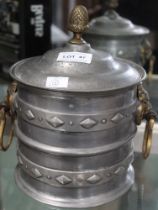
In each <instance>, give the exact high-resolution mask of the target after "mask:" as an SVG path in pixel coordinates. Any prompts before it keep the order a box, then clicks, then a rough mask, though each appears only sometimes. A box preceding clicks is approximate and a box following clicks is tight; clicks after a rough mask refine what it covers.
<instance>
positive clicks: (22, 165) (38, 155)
mask: <svg viewBox="0 0 158 210" xmlns="http://www.w3.org/2000/svg"><path fill="white" fill-rule="evenodd" d="M87 24H88V13H87V10H86V8H85V7H83V6H77V7H75V9H74V10H73V11H72V13H71V15H70V20H69V26H68V28H69V29H70V30H71V31H72V32H73V33H74V37H73V39H72V40H70V42H69V43H67V45H66V47H64V48H58V49H56V50H51V51H48V52H47V53H45V54H44V55H43V56H40V57H34V58H29V59H26V60H22V61H20V62H18V63H17V64H15V65H14V66H13V67H12V68H11V71H10V74H11V76H12V78H13V79H14V80H15V81H16V82H14V83H13V85H12V86H11V88H10V91H8V96H7V100H6V101H5V102H4V103H3V106H2V108H1V127H2V128H3V129H2V131H3V130H4V125H5V123H4V121H5V119H6V115H8V116H11V117H12V118H11V119H13V120H15V127H16V135H17V138H18V149H17V150H18V151H17V154H18V166H17V169H16V175H15V177H16V183H17V185H18V186H19V188H20V189H21V190H22V191H23V192H25V193H26V194H27V195H29V196H31V197H33V198H34V199H36V200H39V201H40V202H43V203H46V204H50V205H53V206H58V207H66V208H76V207H77V208H86V207H95V206H99V205H103V204H106V203H109V202H111V201H114V200H115V199H117V198H119V197H120V196H122V195H123V194H125V193H126V192H127V191H128V190H129V189H130V188H131V186H132V184H133V182H134V170H133V167H132V165H131V163H132V161H133V144H132V139H133V137H134V136H135V134H136V130H137V124H140V123H141V121H142V119H146V121H147V126H146V131H145V139H144V146H143V155H144V158H147V157H148V155H149V153H150V146H151V140H152V139H151V137H152V129H153V125H154V121H155V115H154V113H153V112H152V109H151V108H152V107H151V106H150V102H149V98H148V94H147V93H146V91H145V90H144V89H143V86H142V80H143V79H144V77H145V72H144V70H143V68H142V67H140V66H138V65H137V64H134V63H132V62H129V61H127V60H122V59H119V58H113V57H112V56H111V55H109V54H108V53H105V52H101V51H96V50H94V49H92V48H91V47H90V45H89V44H87V43H86V42H85V41H84V40H83V39H82V33H83V32H84V31H85V30H86V29H87ZM16 83H17V90H16V86H15V84H16ZM13 104H14V106H13ZM3 117H4V118H3ZM11 131H12V129H11ZM0 134H1V137H3V135H2V134H3V132H1V133H0ZM11 137H12V132H11ZM11 137H10V139H9V142H11V141H10V140H11ZM8 145H9V144H8ZM0 146H1V149H3V150H6V149H7V147H5V145H4V143H3V138H1V139H0Z"/></svg>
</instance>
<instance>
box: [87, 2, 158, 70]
mask: <svg viewBox="0 0 158 210" xmlns="http://www.w3.org/2000/svg"><path fill="white" fill-rule="evenodd" d="M104 1H105V4H104V6H105V7H106V8H107V11H106V12H105V14H104V15H103V16H101V17H97V18H95V19H93V20H92V21H91V22H90V27H89V30H88V31H87V33H86V34H85V35H84V38H85V40H86V41H87V42H89V43H90V44H91V46H92V47H93V48H95V49H98V50H103V51H106V52H109V53H111V54H112V55H113V56H115V57H120V58H124V59H128V60H131V61H134V62H135V63H137V64H140V65H142V66H144V65H145V64H146V63H149V72H150V73H152V72H153V65H154V61H155V57H154V56H153V54H152V49H151V45H150V43H149V41H148V40H147V36H148V35H149V33H150V31H149V29H147V28H145V27H142V26H138V25H134V24H133V23H132V22H131V21H130V20H128V19H126V18H123V17H121V16H120V15H119V14H118V13H117V12H116V11H115V9H116V8H117V7H118V4H119V3H118V1H119V0H104Z"/></svg>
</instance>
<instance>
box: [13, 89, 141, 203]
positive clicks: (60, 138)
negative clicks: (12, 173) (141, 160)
mask: <svg viewBox="0 0 158 210" xmlns="http://www.w3.org/2000/svg"><path fill="white" fill-rule="evenodd" d="M136 103H137V96H136V87H132V88H129V89H126V90H124V91H120V92H114V93H112V94H109V95H108V94H63V93H57V92H53V93H52V92H50V91H39V90H37V89H31V88H28V87H26V86H23V85H19V87H18V95H17V97H16V103H15V104H16V111H17V113H18V116H17V117H18V118H17V124H16V134H17V137H18V159H19V164H20V165H19V166H18V167H17V171H16V182H17V183H18V185H19V186H20V188H22V190H23V191H25V192H26V193H27V194H30V192H31V194H32V196H33V197H34V198H35V199H38V200H40V201H43V202H46V203H49V204H52V205H55V206H62V207H75V206H76V205H77V206H79V207H93V206H96V205H101V204H103V203H105V202H110V201H112V200H114V199H116V198H118V197H119V196H121V195H122V194H124V192H126V191H127V190H128V189H129V188H130V187H131V185H132V183H133V179H134V175H133V168H132V166H131V162H132V160H133V145H132V138H133V137H134V135H135V133H136V124H135V119H134V116H135V112H136ZM81 199H82V202H81Z"/></svg>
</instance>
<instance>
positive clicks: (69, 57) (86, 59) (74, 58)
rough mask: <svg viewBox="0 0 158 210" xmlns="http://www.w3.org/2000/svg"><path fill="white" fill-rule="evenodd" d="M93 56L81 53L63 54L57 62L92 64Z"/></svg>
mask: <svg viewBox="0 0 158 210" xmlns="http://www.w3.org/2000/svg"><path fill="white" fill-rule="evenodd" d="M92 58H93V55H92V54H90V53H81V52H61V53H59V55H58V58H57V61H66V62H77V63H87V64H90V63H91V62H92Z"/></svg>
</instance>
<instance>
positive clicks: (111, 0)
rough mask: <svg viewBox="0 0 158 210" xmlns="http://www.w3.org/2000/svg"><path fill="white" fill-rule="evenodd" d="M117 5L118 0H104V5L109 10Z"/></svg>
mask: <svg viewBox="0 0 158 210" xmlns="http://www.w3.org/2000/svg"><path fill="white" fill-rule="evenodd" d="M118 5H119V2H118V0H106V2H105V6H106V7H107V8H108V9H110V10H113V9H116V8H117V7H118Z"/></svg>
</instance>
